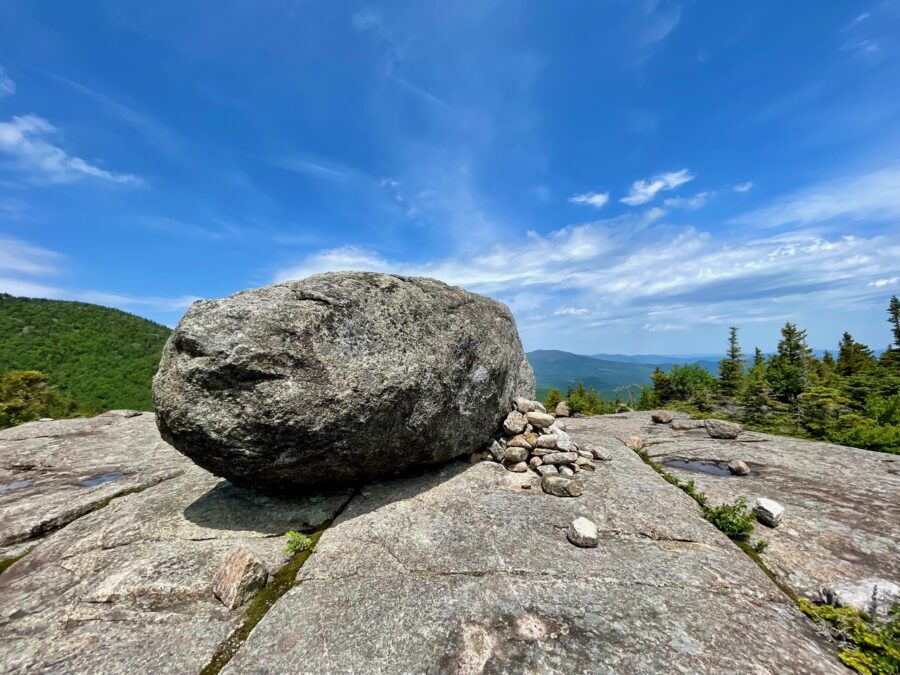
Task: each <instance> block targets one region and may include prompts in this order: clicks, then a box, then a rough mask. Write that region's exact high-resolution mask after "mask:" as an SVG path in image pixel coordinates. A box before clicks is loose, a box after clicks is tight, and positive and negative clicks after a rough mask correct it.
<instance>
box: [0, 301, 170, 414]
mask: <svg viewBox="0 0 900 675" xmlns="http://www.w3.org/2000/svg"><path fill="white" fill-rule="evenodd" d="M169 333H171V330H170V329H169V328H167V327H166V326H163V325H161V324H158V323H154V322H153V321H149V320H147V319H143V318H141V317H139V316H135V315H133V314H129V313H127V312H123V311H121V310H118V309H111V308H109V307H101V306H99V305H91V304H87V303H83V302H70V301H65V300H40V299H33V298H17V297H13V296H11V295H6V294H0V375H2V374H4V373H9V372H11V371H40V372H42V373H46V374H47V375H48V376H49V383H50V384H51V385H53V386H54V387H56V389H57V390H58V391H59V393H60V394H61V395H62V396H63V397H66V398H68V399H71V400H72V401H73V402H74V403H75V404H76V406H77V407H78V409H79V410H80V411H82V412H85V413H96V412H101V411H104V410H113V409H117V408H129V409H133V410H153V399H152V396H151V392H150V385H151V381H152V379H153V375H154V373H155V372H156V367H157V364H158V363H159V358H160V355H161V353H162V348H163V345H164V344H165V342H166V340H167V339H168V337H169Z"/></svg>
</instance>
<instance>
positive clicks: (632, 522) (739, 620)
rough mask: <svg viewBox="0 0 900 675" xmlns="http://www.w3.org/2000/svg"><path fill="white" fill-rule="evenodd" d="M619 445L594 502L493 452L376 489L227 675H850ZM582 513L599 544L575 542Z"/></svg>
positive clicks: (687, 506) (337, 528)
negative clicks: (493, 457)
mask: <svg viewBox="0 0 900 675" xmlns="http://www.w3.org/2000/svg"><path fill="white" fill-rule="evenodd" d="M573 432H574V433H573V435H574V437H575V438H576V440H578V441H581V442H586V441H594V442H596V440H597V439H596V438H594V437H593V435H592V434H591V433H590V431H589V430H588V429H587V428H586V427H580V428H579V429H577V430H575V429H574V427H573ZM604 438H606V440H607V441H608V442H607V446H608V449H609V450H610V451H611V453H612V456H613V458H612V460H611V461H609V462H599V463H598V464H599V467H598V470H597V471H596V472H595V473H594V474H590V475H588V476H587V477H586V480H585V490H584V494H583V495H582V496H581V497H579V498H558V497H552V496H549V495H547V494H544V493H543V492H542V491H541V489H540V486H539V482H538V480H537V478H536V477H534V476H533V474H530V473H528V474H515V473H511V472H508V471H506V470H504V469H503V468H502V467H501V466H499V465H497V464H494V463H488V462H485V463H481V464H477V465H466V464H463V463H455V464H450V465H445V466H444V467H442V468H440V469H437V470H435V471H433V472H431V473H429V474H426V475H422V476H418V477H412V478H407V479H403V480H398V481H393V482H390V483H382V484H376V485H372V486H370V487H367V488H365V489H363V490H362V491H361V492H360V493H359V494H358V495H357V496H355V497H354V498H353V499H352V500H351V501H350V503H349V504H348V505H347V507H346V508H345V509H344V511H343V512H342V513H341V515H340V516H339V518H338V519H337V520H336V522H335V523H334V525H333V526H332V527H331V528H329V529H328V530H327V531H326V532H325V533H324V534H323V536H322V538H321V539H320V541H319V544H318V545H317V547H316V550H315V552H314V553H313V555H312V557H311V558H310V559H309V561H308V562H307V563H306V564H305V565H304V566H303V568H302V569H301V570H300V574H299V576H298V583H297V584H296V585H295V586H294V588H293V589H291V590H290V591H289V592H288V593H287V594H285V595H284V596H283V597H282V598H281V599H280V600H279V602H278V603H277V604H276V605H275V606H274V607H273V608H272V610H270V611H269V613H268V614H267V615H266V616H265V617H264V618H263V620H262V622H261V623H260V624H259V625H257V626H256V628H255V629H254V630H253V632H252V633H251V634H250V636H249V638H248V639H247V641H246V642H245V643H244V645H243V646H242V648H241V649H240V650H239V651H238V652H237V654H236V655H235V657H234V658H233V660H232V661H231V662H230V663H229V664H228V666H226V668H225V670H224V671H223V672H226V673H231V674H234V675H237V674H243V673H305V672H315V673H409V672H422V673H445V672H447V673H481V672H491V673H494V672H528V673H532V672H539V673H551V672H553V673H573V672H593V673H622V672H629V673H661V672H692V673H696V672H715V673H726V672H727V673H733V672H754V673H788V672H791V673H793V672H815V673H843V672H846V671H845V670H844V668H843V666H841V665H840V664H839V662H838V661H837V660H836V658H835V656H834V652H833V650H832V648H831V646H830V645H828V644H827V643H826V642H824V641H823V640H822V638H821V637H820V636H819V635H818V634H816V633H815V632H814V631H813V629H812V628H811V624H810V623H809V622H808V621H807V620H806V619H805V618H804V617H803V616H802V615H801V614H800V613H799V612H798V611H797V610H796V609H795V607H794V605H793V604H792V603H791V602H790V601H789V600H788V599H787V598H786V596H784V594H783V593H782V592H781V591H780V590H778V588H777V587H776V586H775V585H774V584H772V582H771V581H770V580H769V579H768V577H766V576H765V574H764V573H763V572H762V571H761V570H760V569H759V568H758V567H757V566H756V565H755V563H753V562H752V561H751V560H750V559H749V558H748V557H747V556H746V555H745V554H744V553H743V552H742V551H740V550H739V549H738V548H737V547H736V546H735V545H734V544H733V543H732V542H730V541H729V540H728V539H727V538H726V537H725V536H724V535H722V534H721V533H720V532H719V531H718V530H716V529H715V528H714V527H713V526H712V525H710V524H709V523H707V522H706V521H705V520H703V518H702V517H701V514H700V511H699V509H698V507H697V505H696V504H695V503H694V502H693V501H692V500H691V499H690V498H689V497H687V496H686V495H684V494H683V493H682V492H680V491H679V490H677V489H676V488H674V487H673V486H671V485H669V484H668V483H666V482H665V481H664V480H662V479H661V478H660V477H659V476H657V475H656V474H655V473H654V472H653V470H652V469H651V468H650V467H648V466H646V465H645V464H644V463H643V462H642V461H641V460H640V458H639V457H637V456H636V455H635V454H634V453H633V452H632V451H631V450H628V449H627V448H625V447H624V445H622V444H621V443H620V442H618V441H615V439H610V438H608V437H604ZM578 516H585V517H587V518H589V519H591V520H593V521H594V522H595V523H596V524H597V526H598V529H599V535H600V545H599V546H598V547H597V548H593V549H587V548H577V547H575V546H573V545H572V544H570V543H569V542H568V541H567V539H566V530H567V528H568V527H569V524H570V522H571V521H572V520H573V519H574V518H576V517H578Z"/></svg>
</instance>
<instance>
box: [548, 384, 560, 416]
mask: <svg viewBox="0 0 900 675" xmlns="http://www.w3.org/2000/svg"><path fill="white" fill-rule="evenodd" d="M562 400H563V397H562V392H561V391H560V390H559V389H557V388H555V387H554V388H553V389H551V390H550V391H549V393H548V394H547V398H545V399H544V407H545V408H546V409H547V411H548V412H550V413H552V412H553V411H554V410H556V406H558V405H559V404H560V403H561V402H562Z"/></svg>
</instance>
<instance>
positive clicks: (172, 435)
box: [153, 272, 534, 490]
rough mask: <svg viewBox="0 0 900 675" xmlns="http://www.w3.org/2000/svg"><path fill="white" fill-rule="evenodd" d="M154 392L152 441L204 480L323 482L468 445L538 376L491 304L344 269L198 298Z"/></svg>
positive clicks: (429, 282) (375, 474)
mask: <svg viewBox="0 0 900 675" xmlns="http://www.w3.org/2000/svg"><path fill="white" fill-rule="evenodd" d="M153 393H154V400H155V402H156V408H157V416H158V417H157V420H158V424H159V430H160V432H161V433H162V436H163V438H164V439H165V440H166V441H168V442H169V443H171V444H172V445H173V446H175V448H177V449H178V450H179V451H181V452H182V453H184V454H185V455H187V456H188V457H190V458H191V459H193V460H194V461H195V462H196V463H197V464H199V465H200V466H202V467H204V468H205V469H207V470H209V471H211V472H213V473H214V474H216V475H219V476H224V477H225V478H228V479H229V480H231V481H232V482H233V483H235V484H237V485H241V486H247V487H254V488H258V489H264V490H265V489H268V490H285V489H292V488H301V489H302V488H331V487H341V486H346V485H353V484H359V483H362V482H368V481H371V480H373V479H376V478H379V477H384V476H388V475H392V474H395V473H398V472H401V471H403V470H406V469H410V468H411V467H415V466H419V465H426V464H432V463H436V462H441V461H444V460H447V459H450V458H452V457H454V456H457V455H461V454H467V453H471V452H473V451H475V450H476V449H477V448H479V447H481V446H483V445H484V444H485V442H486V441H488V440H489V439H490V437H491V435H492V434H494V433H495V432H496V430H497V428H498V427H499V426H500V424H501V422H502V421H503V420H504V419H505V417H506V416H507V414H508V413H509V412H510V410H512V408H513V399H514V398H515V397H516V396H524V397H526V398H529V399H531V398H534V375H533V373H532V371H531V367H530V366H529V365H528V362H527V361H526V359H525V354H524V351H523V349H522V345H521V342H520V341H519V335H518V332H517V330H516V324H515V321H514V320H513V317H512V314H511V313H510V311H509V309H508V308H507V307H505V306H504V305H502V304H500V303H499V302H496V301H494V300H490V299H488V298H485V297H482V296H479V295H475V294H473V293H468V292H466V291H464V290H462V289H460V288H455V287H452V286H448V285H446V284H444V283H441V282H439V281H435V280H433V279H427V278H420V277H399V276H393V275H387V274H374V273H368V272H340V273H328V274H318V275H315V276H312V277H309V278H307V279H304V280H301V281H290V282H286V283H282V284H276V285H273V286H267V287H265V288H258V289H252V290H248V291H244V292H241V293H237V294H235V295H232V296H229V297H227V298H224V299H221V300H211V301H199V302H196V303H194V304H193V305H192V306H191V308H190V309H189V310H188V312H187V314H186V315H185V316H184V318H183V319H182V320H181V322H180V323H179V325H178V327H177V328H176V329H175V331H174V332H173V333H172V336H171V337H170V339H169V342H168V343H167V345H166V348H165V350H164V352H163V357H162V361H161V363H160V367H159V372H158V373H157V376H156V378H155V380H154V384H153Z"/></svg>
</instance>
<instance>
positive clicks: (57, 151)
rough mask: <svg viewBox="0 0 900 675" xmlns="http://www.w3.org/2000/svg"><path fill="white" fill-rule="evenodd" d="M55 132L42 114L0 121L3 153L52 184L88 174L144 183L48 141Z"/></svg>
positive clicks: (102, 177)
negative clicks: (93, 162) (71, 153)
mask: <svg viewBox="0 0 900 675" xmlns="http://www.w3.org/2000/svg"><path fill="white" fill-rule="evenodd" d="M55 132H56V128H55V127H54V126H53V125H52V124H50V122H48V121H47V120H45V119H44V118H43V117H38V116H37V115H22V116H16V117H13V118H12V120H11V121H9V122H0V153H3V154H6V155H8V156H10V157H12V158H13V160H14V162H15V163H16V164H17V165H18V167H19V168H20V169H21V170H23V171H25V172H26V173H29V174H31V175H33V176H35V177H36V178H38V179H40V180H44V181H47V182H50V183H72V182H74V181H77V180H79V179H82V178H85V177H90V178H99V179H101V180H105V181H109V182H112V183H120V184H137V183H140V182H141V179H140V178H138V177H137V176H133V175H131V174H127V173H116V172H114V171H107V170H106V169H102V168H100V167H99V166H96V165H95V164H91V163H89V162H87V161H85V160H83V159H82V158H81V157H75V156H73V155H69V154H68V153H66V151H65V150H63V149H62V148H60V147H58V146H56V145H53V144H52V143H51V142H50V141H49V140H47V139H48V137H50V136H52V135H53V134H54V133H55Z"/></svg>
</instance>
